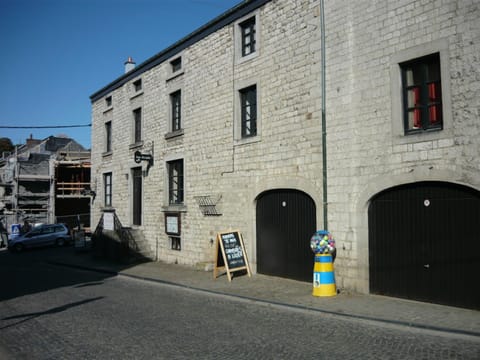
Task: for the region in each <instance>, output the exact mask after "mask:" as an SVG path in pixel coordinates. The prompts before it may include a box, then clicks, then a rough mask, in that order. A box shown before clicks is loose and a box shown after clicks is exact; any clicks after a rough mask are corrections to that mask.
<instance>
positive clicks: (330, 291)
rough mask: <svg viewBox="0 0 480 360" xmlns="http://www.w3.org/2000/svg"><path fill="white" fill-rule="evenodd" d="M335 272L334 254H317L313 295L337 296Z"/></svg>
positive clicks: (314, 267) (314, 266)
mask: <svg viewBox="0 0 480 360" xmlns="http://www.w3.org/2000/svg"><path fill="white" fill-rule="evenodd" d="M335 295H337V286H336V285H335V273H334V271H333V262H332V255H330V254H315V264H314V265H313V296H335Z"/></svg>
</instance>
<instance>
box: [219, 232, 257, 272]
mask: <svg viewBox="0 0 480 360" xmlns="http://www.w3.org/2000/svg"><path fill="white" fill-rule="evenodd" d="M216 243H217V250H216V252H215V253H216V258H215V264H214V265H215V266H214V270H213V278H214V279H216V278H217V276H218V272H219V271H220V270H223V269H224V270H226V272H227V276H228V281H232V273H233V272H235V271H240V270H246V271H247V273H248V276H251V274H250V267H249V265H248V260H247V254H246V252H245V245H244V243H243V238H242V234H241V233H240V231H228V232H221V233H218V234H217V242H216Z"/></svg>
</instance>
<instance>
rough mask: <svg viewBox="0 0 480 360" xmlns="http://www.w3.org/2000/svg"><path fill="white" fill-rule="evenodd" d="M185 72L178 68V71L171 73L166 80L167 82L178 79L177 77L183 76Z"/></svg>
mask: <svg viewBox="0 0 480 360" xmlns="http://www.w3.org/2000/svg"><path fill="white" fill-rule="evenodd" d="M184 73H185V71H184V70H178V71H175V72H174V73H171V74H170V76H169V77H167V80H165V81H166V82H169V81H171V80H173V79H176V78H177V77H179V76H182V75H183V74H184Z"/></svg>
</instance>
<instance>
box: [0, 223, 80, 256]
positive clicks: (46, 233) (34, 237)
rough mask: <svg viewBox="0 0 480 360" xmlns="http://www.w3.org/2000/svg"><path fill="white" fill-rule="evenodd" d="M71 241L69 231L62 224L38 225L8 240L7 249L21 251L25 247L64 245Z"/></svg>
mask: <svg viewBox="0 0 480 360" xmlns="http://www.w3.org/2000/svg"><path fill="white" fill-rule="evenodd" d="M71 241H72V238H71V236H70V231H69V230H68V227H67V226H65V225H64V224H46V225H40V226H37V227H35V228H33V229H32V230H30V231H29V232H27V233H25V234H23V235H20V236H17V237H14V238H11V239H9V240H8V249H9V250H15V251H22V250H23V249H26V248H33V247H40V246H48V245H57V246H64V245H66V244H69V243H70V242H71Z"/></svg>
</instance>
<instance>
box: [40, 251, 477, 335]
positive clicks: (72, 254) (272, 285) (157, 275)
mask: <svg viewBox="0 0 480 360" xmlns="http://www.w3.org/2000/svg"><path fill="white" fill-rule="evenodd" d="M67 250H68V251H65V252H63V251H62V252H59V253H58V254H57V255H55V256H53V257H51V258H50V259H49V263H51V264H55V265H61V266H69V267H75V268H80V269H85V270H93V271H100V272H105V273H109V274H112V275H121V276H127V277H132V278H137V279H142V280H147V281H155V282H160V283H166V284H172V285H175V286H182V287H186V288H191V289H197V290H202V291H207V292H211V293H216V294H222V295H227V296H234V297H239V298H243V299H249V300H254V301H260V302H264V303H269V304H274V305H282V306H289V307H294V308H297V309H306V310H312V311H318V312H322V313H325V314H333V315H339V316H343V317H350V318H357V319H361V320H366V321H374V322H380V323H386V324H394V325H400V326H409V327H412V328H420V329H429V330H434V331H440V332H444V333H447V334H458V335H467V336H473V337H476V338H477V339H478V340H479V341H480V312H479V311H475V310H469V309H461V308H455V307H450V306H443V305H437V304H430V303H423V302H418V301H411V300H404V299H398V298H391V297H386V296H379V295H364V294H356V293H351V292H347V291H343V290H341V289H340V290H341V291H340V293H339V294H338V295H336V296H333V297H316V296H313V295H312V285H311V284H309V283H305V282H300V281H295V280H288V279H282V278H277V277H272V276H265V275H261V274H253V275H252V277H248V275H246V274H245V275H238V273H234V274H237V275H234V277H233V279H232V281H231V282H229V281H228V278H227V276H226V275H220V276H219V277H217V279H214V278H213V273H212V272H211V271H205V270H203V269H202V270H200V269H196V268H193V267H188V266H182V265H177V264H166V263H163V262H146V263H141V264H134V265H121V264H116V263H113V262H110V261H107V260H104V259H98V258H94V257H93V256H92V254H91V253H89V252H76V251H75V250H74V249H72V248H70V249H67Z"/></svg>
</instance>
